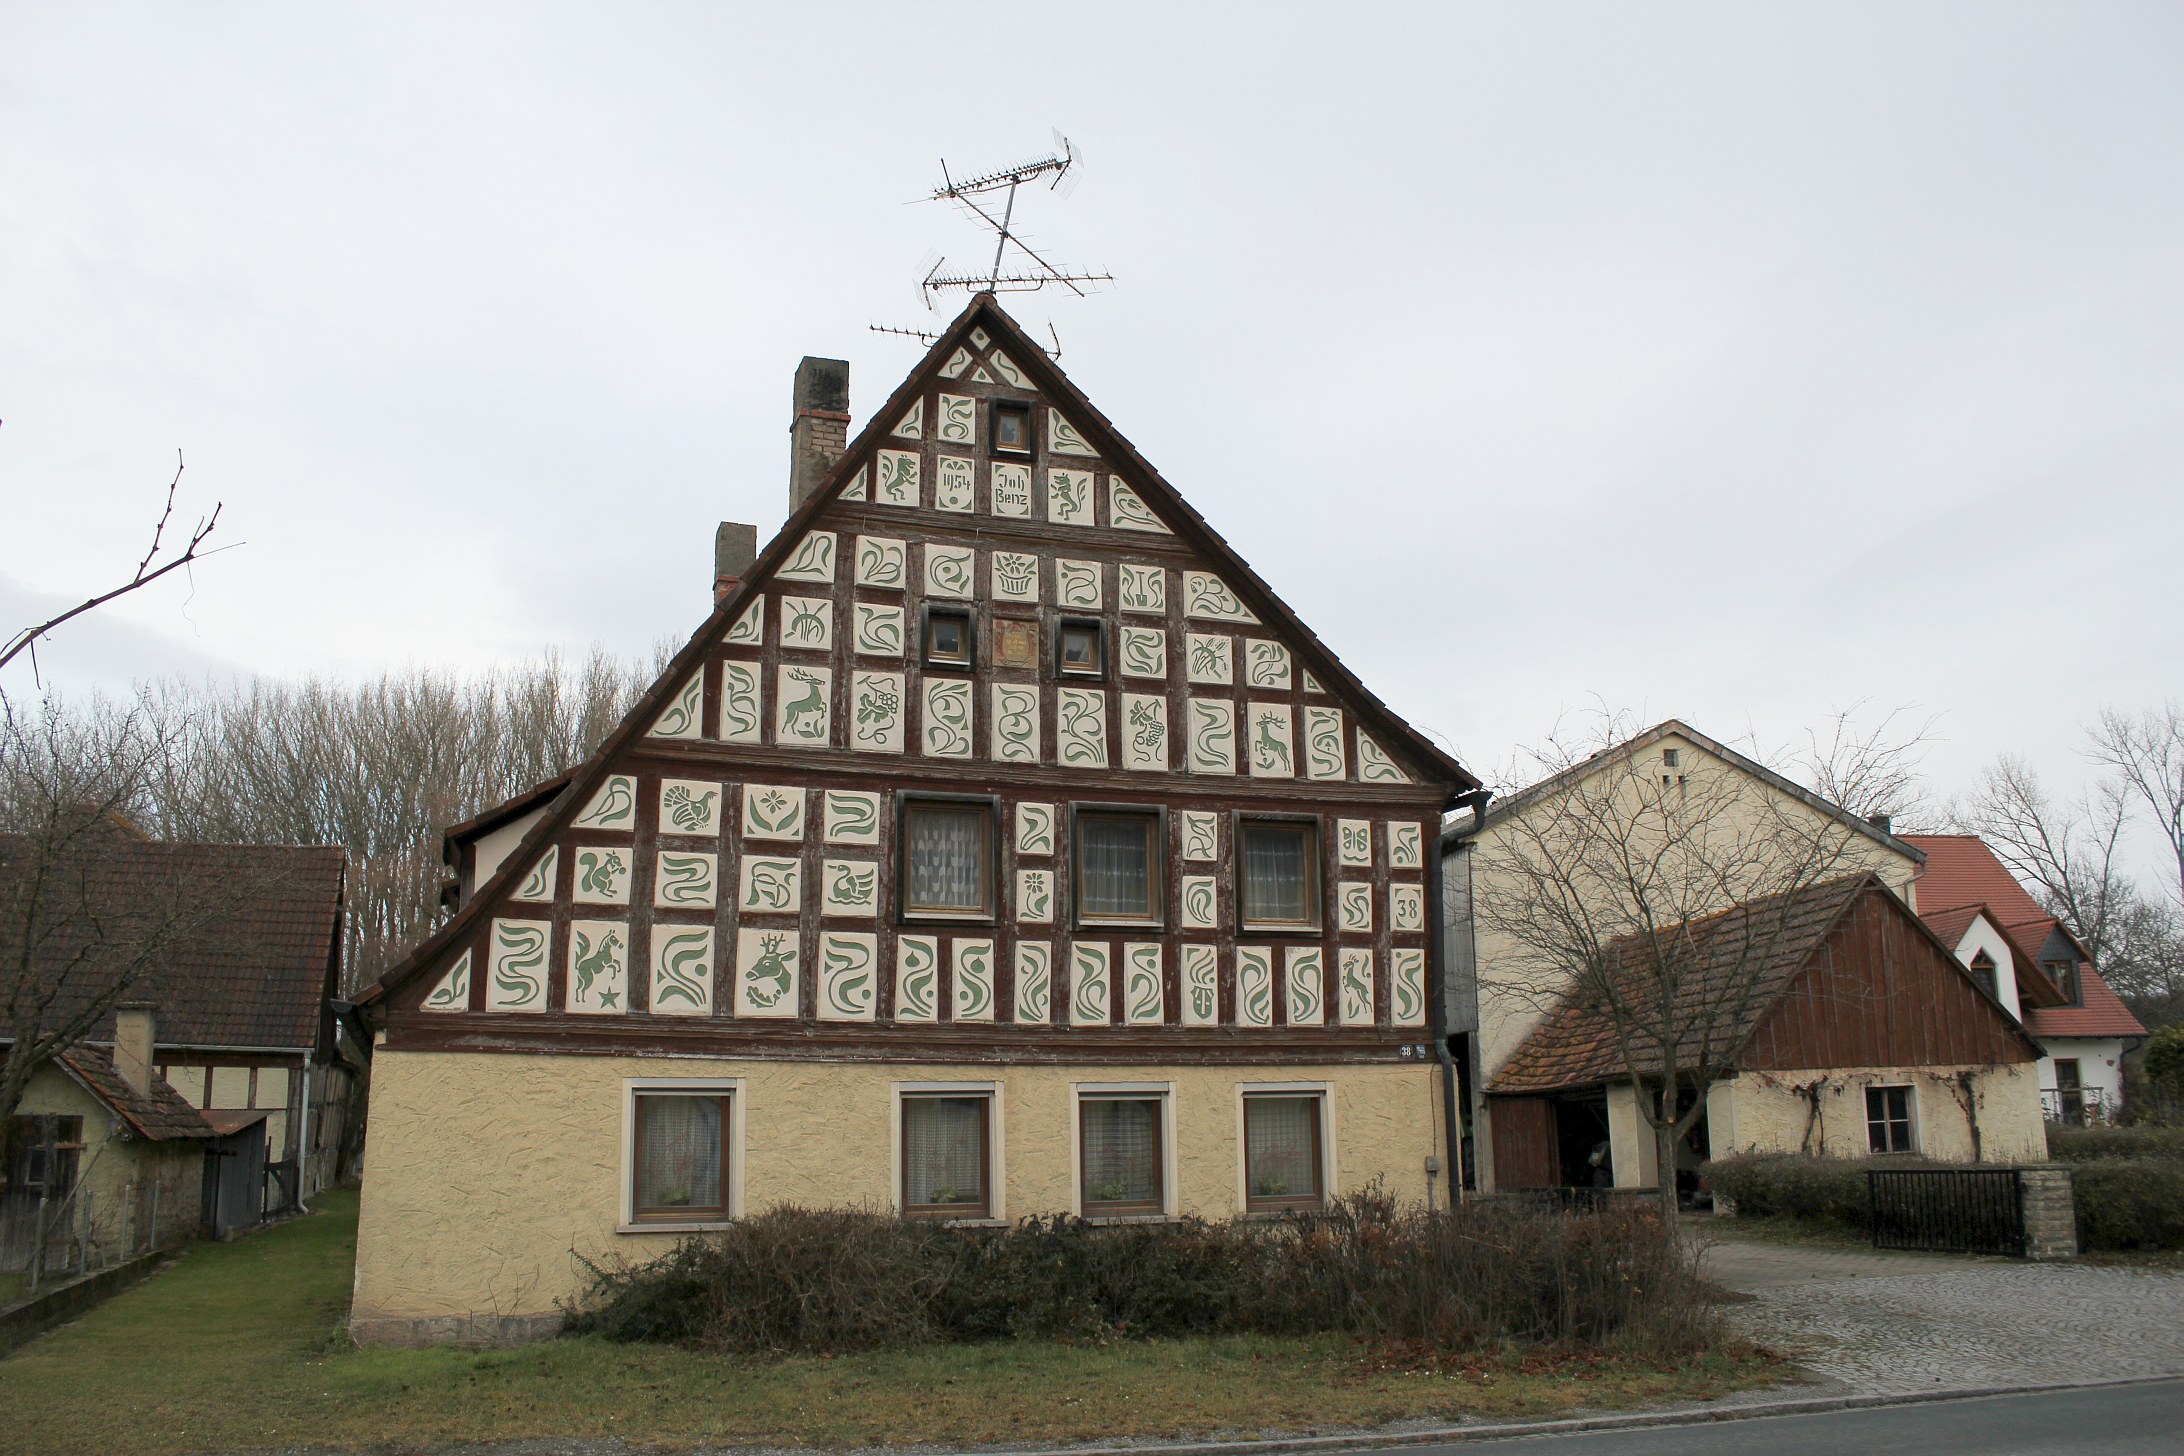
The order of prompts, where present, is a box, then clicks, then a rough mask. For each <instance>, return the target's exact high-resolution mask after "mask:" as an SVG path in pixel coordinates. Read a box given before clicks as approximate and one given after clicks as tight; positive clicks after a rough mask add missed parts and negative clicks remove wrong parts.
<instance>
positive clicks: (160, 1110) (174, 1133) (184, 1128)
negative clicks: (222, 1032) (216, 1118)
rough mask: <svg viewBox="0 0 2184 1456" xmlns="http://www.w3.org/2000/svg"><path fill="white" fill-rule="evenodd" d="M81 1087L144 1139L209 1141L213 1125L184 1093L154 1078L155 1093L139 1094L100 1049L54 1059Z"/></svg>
mask: <svg viewBox="0 0 2184 1456" xmlns="http://www.w3.org/2000/svg"><path fill="white" fill-rule="evenodd" d="M54 1060H55V1061H56V1062H58V1063H59V1064H60V1066H61V1068H62V1070H64V1071H66V1072H67V1073H68V1074H69V1075H70V1076H71V1077H73V1078H75V1079H76V1083H77V1085H78V1086H80V1087H82V1088H83V1089H84V1091H86V1092H89V1093H90V1094H91V1095H92V1096H93V1097H96V1098H97V1099H98V1100H99V1101H101V1102H103V1103H105V1104H106V1106H107V1107H108V1108H110V1109H112V1111H113V1112H114V1113H115V1115H117V1116H118V1117H120V1118H121V1120H122V1121H124V1122H126V1123H128V1124H129V1126H130V1128H131V1129H132V1130H133V1131H134V1132H135V1133H136V1135H137V1136H138V1137H140V1138H145V1139H147V1140H149V1141H151V1142H155V1143H163V1142H171V1141H173V1140H174V1139H176V1138H209V1137H211V1136H212V1135H213V1128H212V1124H210V1123H208V1122H206V1121H205V1119H204V1118H202V1117H200V1116H199V1115H198V1113H197V1109H196V1108H194V1107H192V1106H190V1105H189V1103H187V1102H184V1101H183V1100H182V1096H181V1094H180V1093H178V1092H176V1091H175V1090H174V1089H173V1088H172V1087H169V1086H168V1085H167V1084H166V1083H165V1082H162V1081H160V1080H158V1079H157V1078H154V1079H153V1081H152V1086H151V1090H150V1091H148V1092H139V1091H137V1089H136V1088H134V1087H132V1086H130V1085H129V1083H128V1080H127V1079H126V1078H124V1077H123V1076H122V1075H121V1073H120V1072H118V1071H116V1070H115V1069H114V1062H113V1058H111V1057H109V1056H108V1055H107V1054H106V1053H105V1052H103V1051H100V1050H99V1049H98V1048H96V1047H86V1046H78V1047H71V1048H69V1049H68V1050H67V1051H65V1052H62V1053H60V1054H59V1055H58V1056H57V1057H55V1058H54Z"/></svg>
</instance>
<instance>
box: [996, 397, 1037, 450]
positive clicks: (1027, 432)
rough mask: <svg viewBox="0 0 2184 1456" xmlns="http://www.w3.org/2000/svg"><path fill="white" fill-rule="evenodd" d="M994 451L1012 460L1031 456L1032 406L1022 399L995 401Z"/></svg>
mask: <svg viewBox="0 0 2184 1456" xmlns="http://www.w3.org/2000/svg"><path fill="white" fill-rule="evenodd" d="M993 453H994V454H996V455H1001V456H1005V457H1007V458H1008V459H1011V460H1029V459H1030V458H1031V406H1030V405H1028V404H1026V403H1025V402H1024V401H1022V400H1016V399H997V400H995V401H994V402H993Z"/></svg>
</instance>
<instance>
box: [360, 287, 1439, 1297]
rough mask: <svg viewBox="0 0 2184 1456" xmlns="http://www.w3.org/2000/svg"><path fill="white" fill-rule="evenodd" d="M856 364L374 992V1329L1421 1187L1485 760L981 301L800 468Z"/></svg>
mask: <svg viewBox="0 0 2184 1456" xmlns="http://www.w3.org/2000/svg"><path fill="white" fill-rule="evenodd" d="M841 368H842V366H834V370H833V372H830V370H829V369H828V368H827V367H825V366H824V361H807V365H806V368H805V369H804V370H801V371H799V405H800V411H799V417H798V421H797V424H796V450H795V453H796V455H797V479H798V482H799V483H798V485H797V486H796V487H795V492H796V494H798V495H799V496H801V497H803V498H801V499H800V500H799V501H798V502H797V504H796V505H795V506H794V508H793V510H792V512H791V514H790V516H789V519H788V521H787V523H786V524H785V525H784V526H783V528H782V529H781V531H780V533H779V534H778V535H777V536H776V537H775V538H774V540H773V541H772V542H771V543H770V544H769V545H768V546H767V547H766V548H765V549H764V550H763V551H761V552H758V553H757V554H756V558H755V560H750V561H748V562H744V561H741V560H735V559H729V560H726V561H724V563H723V564H722V566H721V570H720V574H721V577H722V579H723V580H722V590H721V592H720V594H719V600H718V603H717V606H716V608H715V610H714V612H713V614H712V616H711V617H710V618H709V619H708V620H707V621H706V622H705V623H704V625H703V626H701V627H700V628H699V629H698V631H697V633H696V635H695V636H694V637H693V638H691V640H690V642H689V645H688V646H687V647H685V648H684V649H683V650H682V651H681V652H680V653H679V654H678V655H677V656H676V657H675V659H674V660H673V662H672V663H671V664H670V666H669V667H668V668H667V670H666V672H665V674H664V675H663V676H662V678H661V679H660V681H659V682H658V684H657V685H656V686H655V687H654V688H653V689H652V691H651V692H650V693H649V694H648V696H647V697H646V698H645V699H644V700H643V701H642V702H641V703H640V705H639V706H638V708H637V709H636V710H635V711H634V712H633V713H632V715H631V716H630V718H629V719H628V720H627V721H626V722H624V723H623V724H622V725H621V726H620V727H619V728H618V729H617V730H616V731H615V732H614V733H613V734H611V735H610V736H609V737H608V739H607V740H606V742H605V743H604V744H603V746H602V747H601V748H600V750H599V751H598V753H597V754H595V755H594V756H593V757H592V758H591V759H590V760H589V761H588V762H587V763H585V764H584V765H583V766H582V767H580V768H579V769H578V770H576V771H575V772H574V773H573V774H572V775H571V776H570V777H569V779H568V781H567V782H566V783H565V784H562V785H558V786H556V785H547V786H542V788H541V790H539V791H537V792H536V793H535V794H534V796H532V797H530V798H528V799H526V800H524V801H522V802H520V803H514V804H512V805H511V806H509V809H508V811H507V812H505V813H503V814H499V815H495V816H487V817H486V818H485V819H482V820H479V821H474V822H473V825H472V826H470V829H469V832H468V835H467V837H466V839H465V840H464V843H463V844H462V845H460V846H458V848H457V853H456V858H457V860H458V863H459V865H460V867H461V872H462V874H463V876H464V879H465V884H464V886H463V887H462V889H461V891H460V893H459V896H458V900H459V908H458V909H457V910H456V912H455V914H454V915H453V916H452V918H451V919H450V921H449V922H448V924H447V925H446V926H445V927H444V928H443V929H442V930H441V931H440V932H439V933H438V934H436V935H435V936H433V937H432V938H431V940H429V941H428V942H427V943H426V944H425V945H423V946H422V947H421V948H420V949H419V950H418V951H417V952H416V953H415V954H414V955H413V956H411V957H410V958H409V959H408V960H407V961H406V962H405V963H404V964H403V965H402V966H400V967H398V968H397V969H396V970H395V971H394V972H392V973H390V975H389V976H388V977H387V978H386V980H385V981H384V982H383V983H382V984H381V986H380V987H379V988H378V989H377V990H375V991H374V992H373V993H372V994H371V995H370V996H369V997H367V998H365V999H366V1003H367V1008H368V1011H369V1014H371V1015H372V1016H373V1017H374V1019H375V1021H376V1023H377V1026H378V1032H377V1042H378V1045H377V1048H376V1052H375V1058H374V1072H373V1089H372V1125H371V1151H370V1176H369V1177H368V1178H367V1179H366V1181H365V1189H364V1206H363V1223H362V1230H361V1235H360V1244H359V1251H358V1267H357V1283H356V1299H355V1315H354V1328H355V1330H356V1332H357V1334H358V1336H359V1337H360V1338H365V1339H386V1340H406V1339H429V1338H444V1337H448V1336H453V1335H471V1336H481V1335H482V1336H489V1337H505V1336H518V1335H521V1334H524V1333H526V1332H528V1331H529V1330H530V1329H532V1328H533V1322H534V1321H537V1320H539V1319H541V1318H545V1319H551V1318H552V1316H551V1311H552V1310H553V1308H554V1303H555V1300H556V1299H557V1298H560V1297H563V1296H566V1295H567V1294H569V1293H570V1292H571V1291H572V1289H573V1288H574V1287H575V1284H576V1281H577V1277H578V1269H577V1267H576V1265H575V1262H574V1261H573V1259H572V1257H571V1256H572V1254H581V1255H584V1256H586V1257H590V1258H598V1257H600V1256H601V1255H604V1254H620V1255H624V1256H628V1257H643V1256H646V1255H648V1254H651V1253H655V1252H658V1251H660V1250H663V1249H664V1248H666V1247H667V1246H668V1245H669V1244H670V1243H671V1242H672V1241H673V1239H674V1238H675V1237H676V1236H677V1235H679V1234H682V1233H685V1232H688V1231H691V1230H702V1229H706V1228H710V1227H714V1226H717V1225H719V1224H721V1223H723V1222H725V1221H727V1220H729V1219H732V1218H734V1217H736V1216H737V1215H738V1214H739V1213H740V1212H742V1211H744V1210H757V1209H760V1208H764V1207H767V1206H770V1205H773V1204H777V1203H797V1204H804V1205H859V1206H867V1207H875V1208H883V1209H892V1210H898V1211H900V1212H902V1213H904V1214H909V1215H919V1216H934V1217H945V1218H960V1219H990V1220H1003V1219H1012V1218H1015V1217H1018V1216H1021V1215H1025V1214H1032V1213H1047V1212H1070V1213H1076V1214H1081V1215H1084V1216H1086V1217H1093V1218H1133V1217H1152V1218H1159V1217H1169V1216H1175V1215H1179V1214H1184V1213H1195V1214H1203V1215H1207V1216H1212V1217H1226V1216H1229V1215H1235V1214H1248V1213H1255V1212H1261V1211H1267V1212H1272V1211H1279V1210H1285V1209H1294V1208H1300V1207H1310V1206H1314V1205H1316V1204H1318V1203H1319V1202H1321V1201H1323V1200H1325V1199H1326V1198H1328V1197H1330V1196H1332V1195H1334V1194H1336V1193H1339V1192H1341V1191H1344V1190H1347V1189H1353V1188H1357V1187H1360V1186H1362V1185H1364V1184H1367V1183H1369V1182H1373V1181H1376V1180H1377V1181H1380V1182H1382V1183H1383V1184H1384V1185H1385V1186H1386V1187H1387V1189H1388V1190H1389V1191H1391V1192H1393V1193H1395V1194H1397V1195H1399V1196H1401V1197H1404V1198H1407V1199H1421V1200H1422V1199H1424V1198H1426V1197H1428V1196H1429V1193H1431V1192H1433V1187H1432V1185H1431V1184H1430V1183H1429V1179H1430V1178H1432V1177H1433V1176H1434V1174H1435V1173H1437V1172H1440V1171H1441V1160H1444V1159H1446V1158H1447V1156H1448V1143H1447V1141H1446V1133H1445V1128H1444V1127H1443V1126H1442V1124H1441V1122H1440V1119H1439V1108H1440V1106H1441V1105H1442V1101H1441V1099H1442V1097H1443V1095H1444V1092H1443V1089H1442V1088H1441V1087H1440V1086H1439V1084H1438V1082H1437V1078H1439V1076H1440V1063H1439V1062H1438V1060H1437V1058H1436V1054H1435V1050H1434V1045H1435V1043H1436V1041H1437V1040H1438V1037H1439V1031H1438V1028H1437V1027H1436V1026H1434V1025H1432V1024H1430V1022H1431V1021H1432V1019H1433V1008H1434V1007H1435V1006H1436V1005H1437V1004H1438V999H1439V998H1438V997H1437V995H1436V987H1437V980H1438V967H1437V959H1438V953H1437V947H1436V944H1435V938H1434V937H1430V936H1429V935H1428V926H1429V924H1430V923H1431V921H1432V916H1433V910H1432V907H1431V904H1430V901H1431V900H1432V898H1433V896H1434V894H1435V892H1436V886H1437V880H1436V876H1435V873H1434V868H1435V864H1434V862H1435V860H1436V857H1437V855H1438V852H1439V848H1438V826H1439V816H1440V814H1441V812H1442V811H1443V810H1444V808H1445V807H1446V806H1447V805H1448V804H1449V803H1450V801H1451V799H1452V798H1453V797H1454V796H1455V795H1457V794H1458V793H1460V792H1463V791H1466V790H1469V789H1472V788H1474V787H1475V786H1476V785H1475V781H1474V780H1473V779H1472V778H1471V777H1470V775H1469V774H1467V773H1466V772H1465V770H1464V769H1463V768H1462V767H1460V766H1459V765H1458V764H1457V763H1455V762H1454V761H1453V760H1452V759H1450V758H1449V757H1447V756H1446V755H1445V754H1443V753H1441V752H1440V751H1439V750H1437V749H1436V748H1435V747H1434V746H1433V745H1432V744H1431V743H1430V742H1429V741H1428V740H1426V739H1425V738H1424V737H1423V736H1422V735H1420V734H1419V733H1417V732H1416V731H1414V730H1413V729H1411V728H1410V727H1408V726H1407V725H1405V724H1404V723H1403V722H1402V721H1400V720H1399V719H1398V718H1397V717H1396V716H1395V715H1394V714H1392V713H1391V712H1390V711H1389V710H1388V709H1387V707H1386V706H1385V705H1383V704H1382V703H1381V702H1380V701H1379V700H1378V699H1377V698H1376V697H1374V696H1373V694H1372V693H1370V692H1369V691H1368V690H1367V689H1366V688H1365V687H1364V686H1363V685H1362V684H1361V683H1360V682H1359V681H1358V680H1357V679H1356V678H1355V677H1354V676H1352V674H1351V673H1350V672H1349V671H1347V670H1346V669H1345V668H1344V667H1343V666H1342V664H1341V663H1340V662H1338V661H1337V660H1336V659H1335V658H1334V656H1333V655H1332V654H1331V653H1330V652H1329V651H1328V650H1327V649H1326V648H1325V647H1324V646H1323V645H1322V644H1321V643H1320V642H1319V640H1318V639H1317V638H1315V637H1314V636H1313V635H1312V634H1311V633H1310V632H1309V631H1308V630H1306V628H1305V627H1304V626H1303V625H1302V624H1301V623H1300V622H1299V621H1298V620H1297V618H1296V616H1295V615H1294V614H1293V613H1292V612H1291V611H1290V610H1289V608H1288V607H1286V606H1285V605H1284V604H1283V603H1282V601H1281V600H1280V598H1278V597H1277V596H1276V595H1275V594H1274V592H1273V591H1272V589H1271V588H1269V587H1268V586H1267V585H1266V583H1264V582H1262V581H1261V580H1260V579H1259V578H1258V576H1257V575H1255V574H1254V573H1253V572H1252V570H1251V569H1250V568H1249V567H1248V566H1247V565H1246V564H1245V563H1244V562H1243V561H1242V560H1241V559H1240V558H1239V557H1238V556H1237V555H1236V553H1235V552H1234V551H1233V550H1232V549H1231V548H1230V547H1229V546H1228V545H1227V544H1226V543H1225V542H1224V541H1223V540H1222V538H1221V537H1220V536H1219V535H1217V534H1216V533H1215V532H1214V531H1213V529H1212V528H1211V527H1210V526H1209V525H1208V524H1207V523H1206V522H1205V521H1204V520H1203V519H1202V518H1201V517H1200V516H1199V515H1198V513H1197V512H1196V511H1194V510H1193V509H1192V508H1191V507H1190V506H1189V505H1187V504H1186V503H1185V502H1184V500H1183V499H1182V497H1181V496H1180V495H1179V494H1178V493H1177V492H1176V491H1175V490H1174V489H1173V488H1172V487H1171V486H1169V485H1168V484H1167V482H1166V481H1164V480H1163V479H1162V478H1161V477H1160V475H1159V474H1158V473H1156V472H1155V471H1154V470H1153V468H1152V467H1151V466H1150V465H1149V464H1147V463H1146V462H1145V460H1143V459H1142V458H1141V457H1140V456H1139V455H1138V453H1137V451H1136V450H1135V449H1133V448H1132V447H1131V445H1130V444H1129V442H1128V441H1126V440H1125V439H1123V438H1122V436H1121V435H1120V434H1119V433H1117V432H1116V430H1115V429H1114V427H1113V426H1111V425H1110V424H1109V423H1108V421H1107V420H1106V418H1105V417H1104V416H1103V415H1101V414H1100V413H1099V411H1097V410H1096V409H1094V408H1093V407H1092V406H1091V404H1090V403H1089V402H1088V401H1087V400H1086V398H1085V397H1084V395H1082V394H1081V393H1080V392H1079V391H1078V390H1077V389H1076V388H1075V387H1074V386H1073V385H1072V384H1071V383H1070V382H1069V381H1068V380H1067V379H1066V378H1065V377H1064V376H1063V375H1062V374H1061V372H1060V371H1059V370H1058V369H1057V368H1056V367H1055V366H1054V364H1053V363H1052V361H1051V360H1050V359H1049V358H1048V357H1047V355H1046V354H1045V353H1043V352H1042V351H1041V350H1040V349H1039V347H1038V346H1037V345H1035V344H1033V343H1032V342H1030V341H1029V340H1028V339H1027V338H1026V337H1025V336H1024V335H1023V333H1022V332H1021V331H1020V330H1019V329H1018V328H1017V326H1016V325H1015V324H1014V323H1013V322H1012V321H1011V320H1010V319H1009V318H1008V316H1007V315H1006V314H1005V313H1003V312H1002V310H1001V309H1000V308H999V307H997V306H996V305H995V303H994V302H993V300H992V299H991V298H990V297H983V296H982V297H980V298H979V299H977V300H975V301H974V302H973V303H972V305H971V306H970V308H969V309H967V310H966V311H965V313H964V314H963V315H962V316H961V317H960V318H958V319H957V320H956V321H955V322H954V323H953V324H952V325H951V326H950V327H949V328H948V330H947V331H946V332H945V333H944V334H943V335H942V336H941V338H940V339H939V341H938V343H937V344H935V345H934V347H933V348H932V350H931V351H930V352H929V354H928V355H927V356H926V358H925V359H924V361H923V362H922V363H921V364H920V365H919V366H918V368H917V369H916V370H915V371H914V372H913V373H912V374H911V375H910V377H909V378H908V379H907V380H906V381H905V382H904V383H903V385H902V386H901V387H900V388H899V389H898V390H896V391H895V393H894V394H893V395H892V396H891V397H890V398H889V399H888V401H887V402H886V404H885V405H884V406H882V407H881V408H880V409H879V411H878V412H877V413H876V414H875V415H874V416H873V417H872V418H871V421H870V423H869V424H868V425H867V427H866V428H865V429H864V430H863V431H862V433H860V434H859V435H858V436H857V438H856V439H855V440H853V441H848V442H847V443H846V445H839V446H837V447H836V448H829V445H828V436H829V434H830V433H832V434H833V437H834V439H835V440H836V441H840V439H841V436H842V435H844V434H846V425H847V413H846V406H847V401H846V379H845V378H843V377H842V376H841V374H840V372H839V371H840V370H841ZM830 380H832V381H833V383H834V385H836V386H838V389H836V390H834V391H833V392H834V393H838V394H839V395H841V396H843V397H829V390H828V388H827V387H826V386H827V385H828V382H829V381H830ZM814 383H816V384H817V385H819V386H821V387H820V388H818V389H814V388H811V387H809V386H811V385H813V384H814ZM837 449H838V450H839V453H838V454H837ZM1334 524H1335V523H1334V522H1333V521H1330V522H1329V525H1330V526H1331V527H1332V526H1333V525H1334ZM734 535H735V533H734V531H733V529H732V528H724V532H723V540H724V541H726V542H729V543H731V551H732V542H733V539H734ZM1443 1186H1444V1187H1445V1186H1446V1184H1445V1182H1444V1184H1443Z"/></svg>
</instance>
